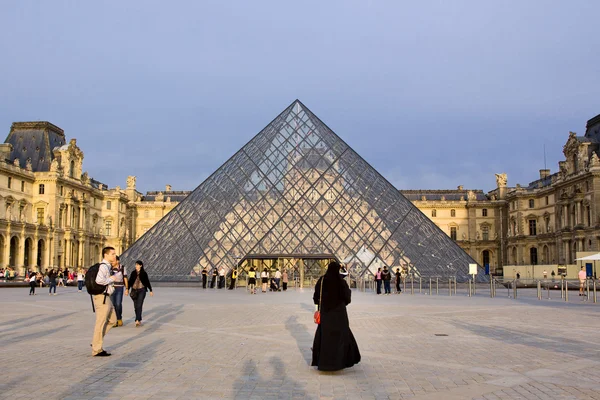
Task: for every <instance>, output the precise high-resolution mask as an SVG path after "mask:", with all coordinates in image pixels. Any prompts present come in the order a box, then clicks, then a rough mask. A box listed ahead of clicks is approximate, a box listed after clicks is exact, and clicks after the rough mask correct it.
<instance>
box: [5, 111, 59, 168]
mask: <svg viewBox="0 0 600 400" xmlns="http://www.w3.org/2000/svg"><path fill="white" fill-rule="evenodd" d="M4 143H9V144H11V145H12V147H13V150H12V152H11V154H10V161H14V160H15V159H19V163H20V165H21V166H22V167H24V166H25V165H26V163H27V160H30V161H31V167H32V170H33V171H34V172H40V171H49V170H50V163H51V162H52V160H53V158H54V155H53V154H52V150H53V149H54V148H55V147H60V146H64V145H65V144H66V143H67V142H66V139H65V133H64V131H63V130H62V129H60V128H59V127H58V126H56V125H53V124H51V123H50V122H47V121H34V122H14V123H13V124H12V126H11V127H10V133H9V134H8V137H7V138H6V140H5V141H4Z"/></svg>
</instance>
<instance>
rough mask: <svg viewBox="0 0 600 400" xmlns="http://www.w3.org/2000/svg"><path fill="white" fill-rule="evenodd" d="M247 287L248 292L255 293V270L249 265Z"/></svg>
mask: <svg viewBox="0 0 600 400" xmlns="http://www.w3.org/2000/svg"><path fill="white" fill-rule="evenodd" d="M248 288H249V289H250V294H256V271H255V270H254V267H250V271H248Z"/></svg>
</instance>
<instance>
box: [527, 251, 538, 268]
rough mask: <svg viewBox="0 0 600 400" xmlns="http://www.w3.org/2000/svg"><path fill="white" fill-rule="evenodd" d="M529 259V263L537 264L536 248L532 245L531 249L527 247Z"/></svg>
mask: <svg viewBox="0 0 600 400" xmlns="http://www.w3.org/2000/svg"><path fill="white" fill-rule="evenodd" d="M529 259H530V261H531V265H537V263H538V259H537V248H536V247H532V248H531V249H529Z"/></svg>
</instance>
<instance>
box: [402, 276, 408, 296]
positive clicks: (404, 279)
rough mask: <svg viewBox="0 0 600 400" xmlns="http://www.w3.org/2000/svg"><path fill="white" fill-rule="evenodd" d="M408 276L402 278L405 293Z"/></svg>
mask: <svg viewBox="0 0 600 400" xmlns="http://www.w3.org/2000/svg"><path fill="white" fill-rule="evenodd" d="M406 278H407V277H406V276H404V278H403V279H402V286H403V287H404V293H406Z"/></svg>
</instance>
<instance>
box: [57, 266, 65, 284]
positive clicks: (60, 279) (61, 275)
mask: <svg viewBox="0 0 600 400" xmlns="http://www.w3.org/2000/svg"><path fill="white" fill-rule="evenodd" d="M63 277H64V274H63V271H62V269H59V270H58V285H57V286H63V287H64V286H65V284H64V283H63Z"/></svg>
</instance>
